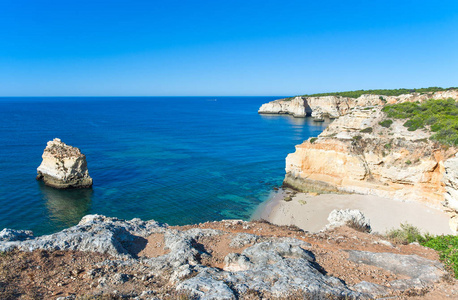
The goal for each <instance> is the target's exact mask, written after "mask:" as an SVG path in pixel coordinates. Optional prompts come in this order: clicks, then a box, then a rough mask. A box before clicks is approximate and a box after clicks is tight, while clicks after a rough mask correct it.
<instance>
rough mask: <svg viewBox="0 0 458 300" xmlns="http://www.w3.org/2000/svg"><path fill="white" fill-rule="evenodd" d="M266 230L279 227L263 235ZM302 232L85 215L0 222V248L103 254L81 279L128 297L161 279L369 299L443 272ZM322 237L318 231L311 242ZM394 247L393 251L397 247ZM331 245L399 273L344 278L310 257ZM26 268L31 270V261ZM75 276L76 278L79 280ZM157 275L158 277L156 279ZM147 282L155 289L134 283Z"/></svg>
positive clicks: (217, 295) (227, 295)
mask: <svg viewBox="0 0 458 300" xmlns="http://www.w3.org/2000/svg"><path fill="white" fill-rule="evenodd" d="M212 224H213V225H212ZM213 226H214V227H216V228H219V229H214V228H212V227H213ZM253 229H254V231H256V230H257V231H259V232H262V235H256V234H250V233H247V232H246V231H248V230H253ZM272 230H274V231H277V230H280V231H278V232H276V233H275V234H273V233H270V234H271V235H270V236H269V235H265V234H266V233H268V232H270V231H272ZM237 231H238V233H237ZM240 231H242V232H240ZM281 232H283V234H284V235H285V236H287V237H278V236H277V234H279V233H281ZM305 234H306V233H304V232H297V231H295V232H294V231H288V230H286V229H281V227H276V226H274V225H270V224H266V223H252V222H244V221H237V220H230V221H221V222H214V223H205V224H200V225H195V226H194V227H193V228H171V227H169V226H168V225H166V224H160V223H157V222H155V221H142V220H140V219H133V220H130V221H125V220H120V219H117V218H109V217H105V216H100V215H88V216H85V217H84V218H83V219H82V220H81V222H80V223H79V224H78V225H76V226H74V227H71V228H68V229H66V230H63V231H61V232H58V233H55V234H52V235H48V236H42V237H34V236H33V235H32V234H31V233H30V232H24V231H15V230H8V229H5V230H3V231H2V232H1V233H0V251H1V252H2V253H4V255H5V253H8V252H10V251H13V250H15V249H16V250H21V251H25V252H30V251H36V250H45V251H47V252H48V253H49V252H53V251H59V253H60V254H59V256H62V255H65V254H62V252H63V251H70V252H71V253H75V252H74V251H83V252H96V253H105V254H109V255H111V257H112V258H111V259H107V260H105V261H102V262H97V263H96V265H94V266H86V267H85V268H89V269H87V271H86V272H85V274H86V275H84V276H85V278H89V279H90V280H89V283H91V282H92V283H91V284H90V288H92V289H93V290H94V292H98V293H104V291H113V290H118V289H121V290H123V289H127V288H129V286H130V288H131V289H132V290H133V291H134V292H130V294H126V296H125V297H123V298H129V299H131V298H135V297H140V298H135V299H145V298H144V297H147V296H148V295H156V294H157V293H158V291H159V290H163V289H164V287H166V286H168V287H169V289H170V288H172V289H175V290H176V291H178V292H184V293H186V294H188V295H190V296H192V297H195V298H196V299H239V298H242V299H245V298H244V297H242V296H243V295H250V293H251V294H252V293H255V294H258V295H260V296H261V295H263V297H262V298H268V299H272V298H277V297H278V298H281V299H286V298H290V297H293V298H294V297H296V298H304V297H305V298H317V299H318V298H319V299H321V298H323V299H324V298H326V299H372V298H374V297H378V296H388V295H399V294H397V293H399V292H401V293H402V292H404V291H410V290H411V289H417V288H418V289H425V288H428V287H430V286H433V285H434V284H435V283H436V282H438V281H439V280H440V277H441V276H443V275H444V274H445V272H444V270H443V267H442V265H441V264H440V263H439V262H437V261H431V260H428V259H425V258H422V257H418V256H416V255H401V254H393V253H372V252H367V251H356V250H352V251H349V257H347V258H346V257H345V256H342V254H341V253H342V250H339V249H334V250H330V249H329V248H330V244H329V243H330V241H333V239H334V238H331V237H329V238H327V239H326V238H325V239H324V241H327V242H324V243H326V246H325V247H324V248H323V249H321V248H320V247H318V246H316V245H315V246H314V245H312V244H311V243H308V242H306V241H304V240H302V239H303V238H305V237H306V236H305ZM323 234H324V233H321V235H323ZM358 234H359V235H361V234H362V233H356V232H353V233H351V234H350V236H352V237H351V238H350V236H349V237H344V236H341V235H340V234H339V233H337V235H338V236H337V237H336V239H337V240H339V239H340V241H341V240H342V239H346V238H350V240H352V241H356V240H359V239H360V238H358V237H357V236H356V235H358ZM292 236H294V238H293V237H292ZM367 238H369V239H377V238H376V237H369V235H367V236H364V237H363V239H364V241H361V245H359V244H358V245H359V246H357V245H354V247H356V249H360V247H363V248H366V247H367V243H368V241H369V240H367ZM308 239H310V240H313V236H311V235H309V236H308ZM322 240H323V238H322V237H321V238H318V239H317V240H315V242H316V241H322ZM337 240H336V241H337ZM339 243H340V242H339ZM372 244H374V243H372ZM212 247H216V248H212ZM374 247H375V246H374ZM377 247H381V248H380V249H385V248H386V247H385V246H377ZM383 247H385V248H383ZM418 247H420V246H418ZM159 248H161V249H162V250H161V251H160V252H154V251H158V249H159ZM144 249H149V250H148V251H152V250H153V252H154V253H156V254H154V253H153V254H151V252H148V251H147V252H148V253H150V254H149V255H146V256H145V254H142V253H143V252H142V251H143V250H144ZM212 249H213V250H212ZM216 249H218V250H216ZM353 249H355V248H353ZM377 249H379V248H377ZM387 249H388V248H387ZM221 251H223V252H224V251H226V252H225V253H227V254H222V253H221ZM378 251H380V250H378ZM395 251H396V253H399V251H400V249H395ZM409 251H411V250H409ZM334 252H335V253H338V254H337V256H336V257H339V259H343V260H345V261H344V262H339V264H344V265H350V264H351V265H352V266H354V268H359V266H360V265H361V264H365V265H372V266H376V267H377V268H378V269H377V270H384V271H382V273H383V272H384V273H383V274H386V275H387V276H390V278H393V279H396V278H397V277H396V276H397V275H400V276H402V278H404V279H399V280H396V281H391V282H386V284H385V285H383V284H382V281H380V280H376V282H378V283H379V284H377V283H376V282H366V281H361V282H356V283H353V284H348V283H346V282H345V281H344V280H341V279H340V278H338V277H334V276H330V275H328V274H327V271H326V270H325V269H324V268H323V267H322V266H321V265H320V264H319V263H318V260H317V255H321V256H320V257H321V258H320V260H319V261H321V262H323V259H325V258H328V259H329V257H330V256H334V255H335V253H334ZM39 253H40V252H39ZM333 253H334V254H333ZM71 255H72V256H73V255H74V254H71ZM219 255H223V256H222V257H224V259H223V260H222V259H221V258H218V256H219ZM38 256H39V257H40V258H39V259H40V260H41V261H43V260H44V259H47V258H48V257H50V255H49V254H46V253H42V254H39V255H38ZM72 260H74V259H72ZM85 261H88V259H87V258H86V259H85ZM212 261H213V263H212ZM215 266H218V267H215ZM76 267H77V269H76V270H73V271H72V272H70V275H71V276H75V279H73V280H76V279H81V277H79V274H81V273H82V272H83V271H84V269H81V268H82V266H81V265H80V263H78V265H77V266H76ZM33 268H34V270H37V268H38V267H35V266H33ZM40 268H41V267H40ZM361 268H362V270H366V271H364V272H373V273H371V274H376V272H380V271H377V270H376V269H371V270H372V271H370V270H369V271H368V269H367V267H365V266H362V267H361ZM350 270H351V269H348V270H345V271H343V273H342V274H347V273H348V272H349V271H350ZM37 272H38V271H37ZM387 272H388V273H387ZM34 274H36V272H35V273H34ZM15 275H17V274H15ZM65 278H68V277H65ZM368 278H369V277H368ZM372 278H373V277H372ZM385 278H388V277H385ZM63 280H65V279H63ZM75 282H78V284H80V283H81V282H82V281H75ZM153 282H156V285H155V284H153ZM158 282H161V285H160V286H158V285H157V283H158ZM89 283H88V284H89ZM145 283H146V284H145ZM60 284H61V285H62V283H60ZM71 284H72V283H69V285H71ZM129 284H130V285H129ZM151 286H153V287H156V288H157V290H158V291H156V292H155V291H154V290H153V291H152V290H139V288H142V289H145V288H146V287H151ZM142 291H143V292H142ZM260 298H261V297H260Z"/></svg>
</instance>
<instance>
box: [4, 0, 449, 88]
mask: <svg viewBox="0 0 458 300" xmlns="http://www.w3.org/2000/svg"><path fill="white" fill-rule="evenodd" d="M427 86H442V87H449V86H458V1H457V0H450V1H449V0H444V1H441V0H438V1H431V0H428V1H423V0H416V1H402V0H398V1H391V0H384V1H379V0H370V1H368V0H362V1H352V0H349V1H343V0H338V1H334V0H322V1H317V0H315V1H307V0H302V1H287V0H283V1H270V0H262V1H258V0H251V1H250V0H244V1H239V0H228V1H218V0H208V1H200V0H193V1H191V0H189V1H184V0H182V1H176V0H162V1H152V0H150V1H147V0H145V1H140V0H129V1H120V0H103V1H97V0H91V1H86V0H78V1H67V0H55V1H47V0H27V1H26V0H0V96H84V95H94V96H104V95H105V96H112V95H118V96H122V95H126V96H129V95H132V96H147V95H152V96H154V95H158V96H159V95H166V96H167V95H190V96H194V95H297V94H305V93H313V92H327V91H343V90H353V89H371V88H399V87H406V88H415V87H417V88H418V87H427Z"/></svg>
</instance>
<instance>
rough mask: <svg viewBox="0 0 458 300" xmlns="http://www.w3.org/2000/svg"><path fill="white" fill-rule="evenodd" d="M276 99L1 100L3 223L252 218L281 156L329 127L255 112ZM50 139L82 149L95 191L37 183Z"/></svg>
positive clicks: (41, 225) (40, 229) (44, 225)
mask: <svg viewBox="0 0 458 300" xmlns="http://www.w3.org/2000/svg"><path fill="white" fill-rule="evenodd" d="M278 98H279V97H81V98H79V97H67V98H66V97H50V98H46V97H39V98H0V145H1V147H0V183H1V184H0V229H1V228H5V227H7V228H14V229H27V230H32V231H33V232H34V233H35V235H42V234H49V233H53V232H56V231H59V230H62V229H64V228H67V227H70V226H73V225H75V224H77V223H78V222H79V220H80V219H81V217H83V216H84V215H86V214H103V215H107V216H111V217H118V218H122V219H132V218H141V219H144V220H150V219H154V220H156V221H159V222H165V223H168V224H170V225H184V224H192V223H201V222H205V221H215V220H222V219H233V218H236V219H244V220H248V219H249V218H250V216H251V215H252V214H253V212H254V211H255V209H256V207H257V206H258V205H259V204H260V203H262V202H263V201H265V200H267V199H268V197H269V195H270V193H271V191H272V190H273V188H274V187H278V186H280V185H281V184H282V180H283V177H284V173H285V171H284V169H285V157H286V155H287V154H288V153H291V152H294V146H295V145H297V144H299V143H301V142H302V141H304V140H306V139H307V138H308V137H311V136H317V135H318V134H320V133H321V132H322V131H323V130H324V128H325V127H326V126H327V123H317V122H313V121H312V119H311V118H302V119H299V118H293V117H290V116H285V115H282V116H278V115H259V114H258V113H257V111H258V108H259V107H260V106H261V104H263V103H265V102H268V101H272V100H274V99H278ZM56 137H58V138H60V139H61V140H62V141H63V142H65V143H66V144H68V145H72V146H75V147H78V148H80V149H81V151H82V153H84V154H85V155H86V158H87V162H88V168H89V174H90V176H91V177H92V178H93V180H94V186H93V188H92V189H82V190H56V189H53V188H50V187H47V186H45V185H43V183H41V182H38V181H36V180H35V176H36V168H37V167H38V166H39V165H40V163H41V155H42V154H43V150H44V148H45V147H46V143H47V142H48V141H50V140H52V139H53V138H56Z"/></svg>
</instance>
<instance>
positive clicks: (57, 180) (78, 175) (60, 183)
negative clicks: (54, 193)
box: [37, 138, 92, 189]
mask: <svg viewBox="0 0 458 300" xmlns="http://www.w3.org/2000/svg"><path fill="white" fill-rule="evenodd" d="M42 158H43V161H42V163H41V165H40V166H39V167H38V169H37V172H38V175H37V180H43V182H44V183H45V184H46V185H49V186H52V187H54V188H58V189H68V188H88V187H91V186H92V178H91V177H90V176H89V172H88V169H87V162H86V156H85V155H84V154H82V153H81V151H80V149H78V148H76V147H72V146H69V145H66V144H65V143H63V142H62V141H61V140H60V139H58V138H55V139H54V140H52V141H49V142H48V144H47V146H46V148H45V150H44V152H43V156H42Z"/></svg>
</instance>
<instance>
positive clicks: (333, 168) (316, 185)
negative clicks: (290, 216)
mask: <svg viewBox="0 0 458 300" xmlns="http://www.w3.org/2000/svg"><path fill="white" fill-rule="evenodd" d="M429 99H432V100H429ZM445 99H450V100H449V102H447V101H446V100H445ZM457 100H458V90H456V89H448V90H444V91H437V92H434V93H433V92H429V93H424V94H420V93H412V94H403V95H396V96H387V95H372V94H367V95H365V94H363V95H360V96H359V97H358V98H349V97H343V96H337V95H333V96H321V97H295V98H293V99H291V100H277V101H278V102H277V101H273V102H270V103H268V104H264V105H263V106H261V108H260V113H262V112H263V111H265V110H266V108H267V107H269V105H270V106H271V107H274V106H275V105H277V104H278V103H290V102H295V103H296V104H295V105H293V106H292V107H294V108H295V110H296V111H297V107H298V105H297V103H299V102H303V103H304V104H303V105H302V107H303V108H304V110H308V109H312V111H311V115H312V116H313V115H314V114H313V109H314V108H315V109H316V110H318V111H319V112H320V114H322V113H323V112H325V114H327V115H328V116H332V117H338V118H337V119H336V120H334V121H333V122H332V123H331V124H330V125H329V126H328V128H327V129H326V130H324V131H323V132H322V133H321V134H320V135H319V136H318V137H313V138H310V139H308V140H307V141H305V142H304V143H302V144H300V145H297V146H296V151H295V152H294V153H291V154H289V155H288V156H287V158H286V175H285V180H284V185H285V186H288V187H291V188H293V189H296V190H298V191H302V192H315V193H356V194H363V195H375V196H379V197H383V198H388V199H394V200H401V201H417V202H420V203H424V204H427V205H429V206H431V207H434V208H436V209H439V210H442V211H446V212H447V213H449V216H450V227H451V229H452V231H453V232H456V231H457V229H458V225H457V222H458V221H457V220H458V217H457V211H458V197H457V195H458V193H457V187H458V184H457V182H458V178H457V171H456V170H457V167H458V165H457V162H458V158H457V157H456V155H457V152H458V149H457V148H456V145H457V142H458V139H457V137H458V136H455V135H456V133H455V132H454V131H453V129H452V128H453V126H454V125H453V124H454V121H453V120H452V119H453V116H454V114H455V111H454V110H455V109H456V101H457ZM320 101H321V103H324V105H323V106H319V103H320ZM450 101H451V102H450ZM403 103H406V104H403ZM452 110H453V111H452ZM417 111H418V112H422V111H423V112H424V113H423V114H422V115H420V114H416V113H415V112H417ZM282 112H283V111H282ZM409 112H410V114H409ZM428 114H429V115H428ZM440 122H442V123H440ZM449 128H450V129H449Z"/></svg>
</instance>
